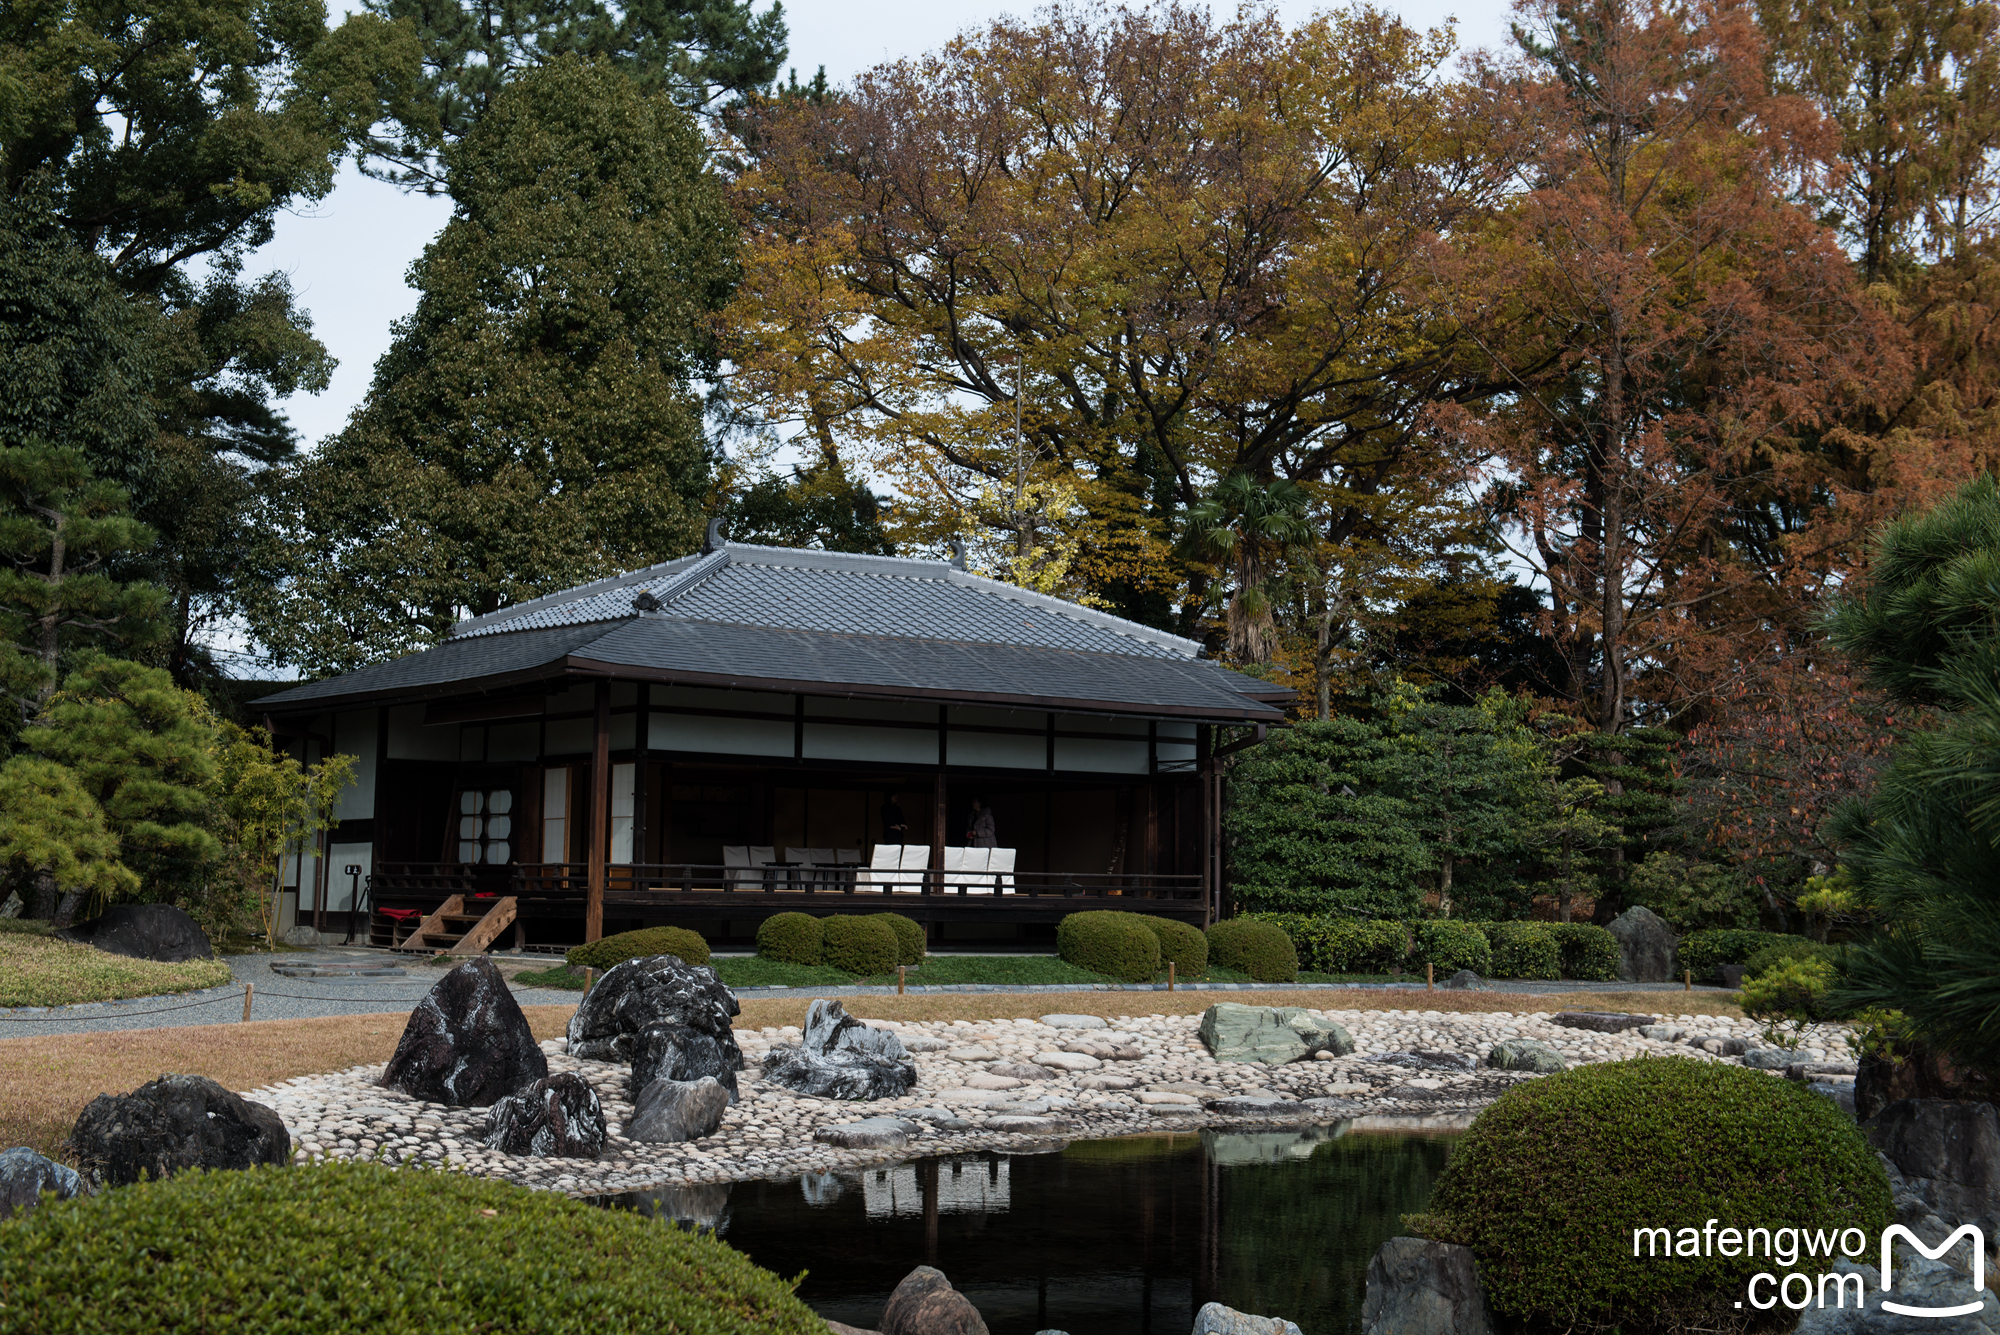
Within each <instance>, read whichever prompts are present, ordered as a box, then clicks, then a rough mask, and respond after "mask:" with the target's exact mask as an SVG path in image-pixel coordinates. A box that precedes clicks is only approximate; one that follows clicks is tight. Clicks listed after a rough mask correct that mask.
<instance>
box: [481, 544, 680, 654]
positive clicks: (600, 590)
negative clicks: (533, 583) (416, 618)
mask: <svg viewBox="0 0 2000 1335" xmlns="http://www.w3.org/2000/svg"><path fill="white" fill-rule="evenodd" d="M704 559H705V558H704V557H703V556H702V554H701V553H700V552H695V553H692V554H691V555H688V556H676V557H675V558H674V559H673V560H671V561H660V562H658V563H656V564H654V565H649V566H647V567H645V568H644V569H642V570H628V571H626V572H625V573H624V574H622V575H606V576H605V577H604V578H603V579H597V580H592V581H591V582H590V583H588V584H578V585H576V586H574V587H573V588H568V589H558V590H557V591H556V592H554V593H545V594H543V595H542V596H541V597H539V598H530V599H529V600H528V601H527V602H525V603H510V604H508V605H507V606H506V607H503V608H500V609H499V610H498V611H494V612H486V613H483V614H481V615H479V616H476V617H467V618H466V619H465V620H463V621H460V622H457V623H455V624H454V625H453V626H452V628H451V632H450V634H448V635H447V636H446V637H445V638H447V639H457V638H458V637H459V636H461V635H465V634H468V633H470V632H472V631H474V630H480V629H484V628H487V627H490V626H496V625H499V624H500V623H501V622H505V621H512V620H513V619H514V618H516V617H522V616H527V615H529V614H530V613H533V612H540V611H542V610H544V609H546V608H550V607H559V606H561V605H562V604H564V603H574V602H581V601H582V600H583V599H585V598H595V597H597V596H598V595H600V594H605V593H611V592H613V591H614V590H616V589H620V588H627V587H630V586H631V585H634V584H644V583H646V582H647V581H649V580H654V579H658V578H659V577H660V576H661V575H663V574H674V573H677V571H676V570H675V567H685V566H687V565H689V564H692V563H696V562H699V561H702V560H704Z"/></svg>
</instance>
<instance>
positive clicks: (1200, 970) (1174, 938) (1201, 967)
mask: <svg viewBox="0 0 2000 1335" xmlns="http://www.w3.org/2000/svg"><path fill="white" fill-rule="evenodd" d="M1132 916H1133V917H1135V918H1137V919H1138V920H1139V921H1140V922H1142V923H1144V924H1146V930H1148V931H1150V932H1151V933H1152V934H1153V935H1154V936H1156V937H1158V938H1159V941H1160V965H1161V967H1162V968H1164V967H1165V966H1166V965H1168V964H1169V963H1171V964H1172V965H1173V966H1174V976H1175V977H1177V978H1199V977H1201V976H1202V975H1203V974H1205V973H1207V972H1208V938H1207V937H1205V936H1203V935H1202V934H1201V928H1199V927H1195V926H1192V925H1191V924H1188V923H1184V922H1175V921H1174V920H1173V919H1172V918H1156V917H1154V916H1153V915H1152V914H1150V913H1135V914H1133V915H1132Z"/></svg>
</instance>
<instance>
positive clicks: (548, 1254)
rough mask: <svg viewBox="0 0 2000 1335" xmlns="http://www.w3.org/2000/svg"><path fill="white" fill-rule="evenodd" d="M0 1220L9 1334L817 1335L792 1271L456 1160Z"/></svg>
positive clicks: (342, 1168)
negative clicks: (455, 1167)
mask: <svg viewBox="0 0 2000 1335" xmlns="http://www.w3.org/2000/svg"><path fill="white" fill-rule="evenodd" d="M5 1227H6V1231H7V1234H8V1239H7V1245H6V1246H4V1247H0V1294H5V1295H6V1306H5V1307H4V1308H0V1325H5V1326H6V1327H7V1328H8V1329H10V1330H15V1329H34V1330H42V1331H50V1332H55V1331H65V1332H72V1331H73V1332H84V1331H89V1332H94V1333H95V1335H142V1333H147V1335H149V1333H150V1332H153V1331H159V1330H169V1329H173V1330H223V1329H227V1330H254V1331H259V1332H262V1333H263V1335H321V1332H324V1331H331V1330H382V1331H419V1330H436V1331H444V1330H466V1331H470V1330H509V1331H535V1332H546V1333H547V1335H620V1333H621V1332H630V1333H631V1335H640V1333H641V1332H646V1333H647V1335H650V1332H653V1331H657V1330H664V1329H669V1328H671V1329H673V1330H678V1331H683V1332H687V1335H738V1332H760V1333H762V1335H826V1322H825V1321H823V1320H821V1319H820V1318H819V1317H817V1316H815V1315H814V1314H813V1312H812V1309H810V1308H808V1307H807V1306H806V1305H805V1304H804V1303H802V1302H800V1301H799V1300H798V1299H797V1298H795V1297H794V1296H793V1295H792V1286H791V1285H790V1284H788V1283H786V1282H785V1281H784V1280H782V1279H780V1278H778V1276H776V1275H774V1274H772V1273H771V1272H770V1271H768V1270H764V1269H760V1268H759V1267H757V1266H755V1265H752V1264H751V1263H750V1260H749V1258H748V1257H746V1256H744V1255H743V1254H742V1253H741V1252H738V1251H736V1250H735V1249H733V1248H731V1247H730V1246H729V1245H728V1244H727V1243H724V1242H722V1241H720V1240H719V1239H717V1238H715V1237H713V1236H712V1235H705V1234H697V1233H691V1232H687V1231H685V1230H682V1229H678V1228H663V1227H661V1226H660V1223H659V1221H658V1220H655V1219H649V1218H647V1217H645V1216H644V1215H641V1214H638V1213H636V1212H628V1211H624V1210H604V1209H598V1208H596V1207H594V1206H589V1205H585V1204H583V1203H582V1202H580V1201H574V1200H571V1199H569V1198H568V1197H566V1196H563V1195H561V1194H560V1193H557V1192H551V1191H530V1190H528V1189H526V1188H524V1187H517V1186H514V1185H512V1184H511V1183H506V1182H494V1181H490V1180H487V1179H485V1178H478V1177H472V1176H469V1175H466V1174H461V1173H444V1172H423V1171H419V1170H413V1169H405V1170H401V1171H398V1170H395V1169H390V1168H385V1167H382V1166H380V1165H376V1164H315V1165H312V1166H310V1167H305V1166H300V1167H291V1168H254V1169H251V1170H249V1171H247V1172H212V1173H181V1174H178V1175H176V1176H174V1177H169V1178H165V1179H162V1180H160V1181H156V1182H140V1183H137V1184H134V1185H132V1186H129V1187H120V1188H119V1189H118V1190H116V1191H107V1192H104V1193H102V1194H100V1195H97V1196H92V1197H86V1198H83V1199H79V1200H71V1201H56V1202H51V1203H45V1204H43V1205H42V1206H41V1207H40V1208H39V1209H37V1210H35V1211H33V1212H32V1213H30V1214H27V1215H25V1216H17V1217H15V1218H14V1219H12V1220H10V1221H8V1223H7V1224H6V1226H5ZM329 1238H337V1239H339V1245H338V1246H336V1247H329V1246H327V1245H326V1242H327V1239H329ZM278 1256H282V1257H284V1258H285V1262H284V1264H282V1265H273V1264H272V1263H271V1262H272V1258H273V1257H278ZM446 1257H449V1258H450V1262H449V1264H450V1268H451V1276H450V1279H449V1281H448V1282H444V1283H440V1282H439V1281H438V1266H439V1265H440V1264H441V1263H443V1262H442V1258H446ZM356 1275H366V1276H367V1277H368V1282H366V1283H356V1282H355V1276H356ZM251 1276H255V1277H256V1278H255V1281H254V1282H252V1281H251V1279H250V1277H251ZM9 1313H11V1315H12V1317H13V1319H12V1320H11V1321H10V1320H8V1319H7V1316H6V1315H5V1314H9ZM24 1319H25V1321H26V1323H27V1324H26V1326H25V1327H24V1326H22V1325H21V1324H20V1323H21V1321H22V1320H24Z"/></svg>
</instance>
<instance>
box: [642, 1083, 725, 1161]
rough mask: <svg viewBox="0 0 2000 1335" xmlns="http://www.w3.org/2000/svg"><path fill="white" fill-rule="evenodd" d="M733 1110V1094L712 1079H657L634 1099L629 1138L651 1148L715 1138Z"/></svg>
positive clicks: (643, 1088)
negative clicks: (730, 1104) (728, 1113)
mask: <svg viewBox="0 0 2000 1335" xmlns="http://www.w3.org/2000/svg"><path fill="white" fill-rule="evenodd" d="M728 1110H729V1091H728V1090H726V1089H724V1088H723V1087H722V1085H721V1084H720V1083H719V1082H718V1081H716V1080H714V1079H712V1078H710V1079H703V1080H655V1081H653V1082H651V1083H650V1084H648V1085H645V1086H644V1087H642V1088H641V1089H640V1090H639V1093H638V1094H637V1096H636V1097H634V1098H633V1100H632V1118H631V1120H630V1121H628V1122H626V1123H625V1138H626V1139H627V1140H637V1141H642V1142H644V1143H646V1144H648V1145H677V1144H680V1143H681V1142H682V1141H688V1140H700V1139H701V1138H702V1137H704V1136H712V1135H714V1134H715V1129H716V1128H717V1127H719V1126H721V1125H722V1114H723V1113H725V1112H727V1111H728Z"/></svg>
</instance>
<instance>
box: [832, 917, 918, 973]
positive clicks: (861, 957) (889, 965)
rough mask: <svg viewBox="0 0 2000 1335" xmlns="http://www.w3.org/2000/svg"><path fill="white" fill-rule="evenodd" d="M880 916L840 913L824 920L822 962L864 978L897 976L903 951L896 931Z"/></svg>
mask: <svg viewBox="0 0 2000 1335" xmlns="http://www.w3.org/2000/svg"><path fill="white" fill-rule="evenodd" d="M884 916H885V915H883V914H879V913H866V914H853V913H836V914H834V915H833V916H831V917H828V918H822V919H821V920H820V924H819V927H820V940H821V942H822V943H823V949H822V950H821V953H820V962H821V963H822V964H830V965H832V966H833V967H834V968H836V969H845V970H846V971H847V972H849V973H858V974H860V975H861V976H862V977H863V978H866V977H869V976H870V975H872V974H878V973H893V972H895V969H896V957H897V956H898V955H899V954H900V953H901V951H902V947H901V945H900V944H899V943H898V942H897V940H896V930H895V928H893V927H891V926H889V924H888V923H886V922H883V921H882V919H883V917H884Z"/></svg>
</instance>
